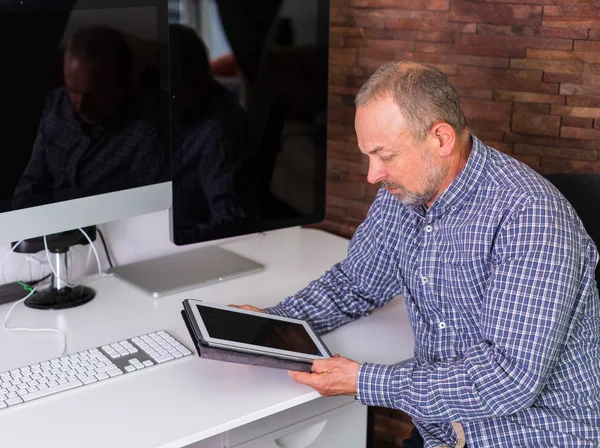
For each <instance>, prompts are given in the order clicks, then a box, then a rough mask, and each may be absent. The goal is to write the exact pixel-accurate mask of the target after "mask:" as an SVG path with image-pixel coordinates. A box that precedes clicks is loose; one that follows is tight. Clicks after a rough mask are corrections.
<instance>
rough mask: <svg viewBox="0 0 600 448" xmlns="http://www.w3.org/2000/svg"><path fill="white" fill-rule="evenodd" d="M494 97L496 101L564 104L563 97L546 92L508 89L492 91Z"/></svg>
mask: <svg viewBox="0 0 600 448" xmlns="http://www.w3.org/2000/svg"><path fill="white" fill-rule="evenodd" d="M494 99H495V100H498V101H518V102H521V103H555V104H564V103H565V97H564V96H561V95H550V94H547V93H534V92H515V91H510V90H496V91H494Z"/></svg>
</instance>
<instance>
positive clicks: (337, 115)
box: [328, 106, 355, 124]
mask: <svg viewBox="0 0 600 448" xmlns="http://www.w3.org/2000/svg"><path fill="white" fill-rule="evenodd" d="M354 112H355V110H354V107H350V106H330V107H329V109H328V119H329V121H333V122H335V123H342V124H352V123H354Z"/></svg>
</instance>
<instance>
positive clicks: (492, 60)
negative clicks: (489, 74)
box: [404, 52, 508, 68]
mask: <svg viewBox="0 0 600 448" xmlns="http://www.w3.org/2000/svg"><path fill="white" fill-rule="evenodd" d="M404 56H405V57H406V58H407V59H411V60H413V61H419V62H424V63H426V62H436V63H442V64H463V65H474V66H478V67H482V68H486V67H491V68H507V67H508V58H496V57H489V56H469V55H462V54H441V53H424V52H412V53H411V52H406V53H405V54H404Z"/></svg>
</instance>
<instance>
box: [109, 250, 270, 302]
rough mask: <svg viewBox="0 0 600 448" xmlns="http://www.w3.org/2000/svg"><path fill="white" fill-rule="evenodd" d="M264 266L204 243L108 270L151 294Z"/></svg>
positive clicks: (258, 269) (182, 289) (239, 273)
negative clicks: (190, 248)
mask: <svg viewBox="0 0 600 448" xmlns="http://www.w3.org/2000/svg"><path fill="white" fill-rule="evenodd" d="M263 269H264V266H263V265H262V264H260V263H257V262H255V261H253V260H250V259H249V258H246V257H243V256H241V255H237V254H235V253H233V252H231V251H228V250H226V249H223V248H222V247H219V246H206V247H202V248H200V249H194V250H190V251H185V252H179V253H175V254H171V255H166V256H162V257H158V258H152V259H150V260H142V261H137V262H135V263H130V264H126V265H122V266H115V267H114V268H112V269H110V270H109V272H111V273H113V274H114V275H115V276H117V277H119V278H121V279H123V280H125V281H126V282H128V283H130V284H132V285H134V286H137V287H138V288H140V289H142V290H143V291H145V292H147V293H148V294H150V295H151V296H152V297H161V296H164V295H167V294H173V293H176V292H181V291H185V290H188V289H192V288H196V287H199V286H205V285H209V284H212V283H218V282H221V281H224V280H229V279H232V278H236V277H240V276H243V275H248V274H252V273H255V272H260V271H262V270H263Z"/></svg>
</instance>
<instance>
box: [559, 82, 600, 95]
mask: <svg viewBox="0 0 600 448" xmlns="http://www.w3.org/2000/svg"><path fill="white" fill-rule="evenodd" d="M560 94H561V95H600V87H599V86H597V85H591V86H582V85H579V84H561V85H560Z"/></svg>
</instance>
